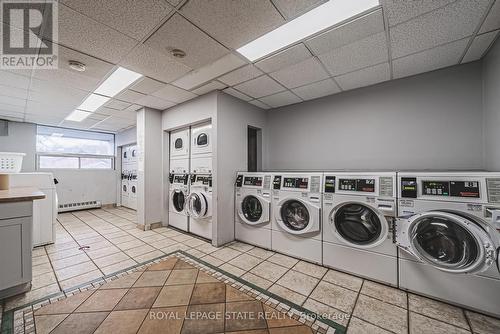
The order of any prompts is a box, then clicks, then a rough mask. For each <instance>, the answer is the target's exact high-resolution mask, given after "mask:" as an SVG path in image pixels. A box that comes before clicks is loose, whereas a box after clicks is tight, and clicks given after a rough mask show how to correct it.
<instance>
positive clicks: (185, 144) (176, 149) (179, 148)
mask: <svg viewBox="0 0 500 334" xmlns="http://www.w3.org/2000/svg"><path fill="white" fill-rule="evenodd" d="M170 158H172V159H180V158H189V129H183V130H177V131H172V132H171V133H170Z"/></svg>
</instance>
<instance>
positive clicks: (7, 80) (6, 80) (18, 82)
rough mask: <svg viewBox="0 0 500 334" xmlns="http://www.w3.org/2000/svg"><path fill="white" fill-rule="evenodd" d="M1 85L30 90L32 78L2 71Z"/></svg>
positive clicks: (0, 74)
mask: <svg viewBox="0 0 500 334" xmlns="http://www.w3.org/2000/svg"><path fill="white" fill-rule="evenodd" d="M0 85H4V86H9V87H15V88H20V89H28V88H29V86H30V78H29V77H27V76H23V75H18V74H15V73H12V72H8V71H0Z"/></svg>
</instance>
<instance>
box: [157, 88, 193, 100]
mask: <svg viewBox="0 0 500 334" xmlns="http://www.w3.org/2000/svg"><path fill="white" fill-rule="evenodd" d="M153 96H156V97H159V98H161V99H164V100H168V101H172V102H176V103H182V102H184V101H187V100H190V99H192V98H195V97H196V96H197V95H196V94H194V93H191V92H188V91H187V90H184V89H180V88H177V87H175V86H172V85H166V86H165V87H164V88H162V89H160V90H158V91H156V92H154V93H153Z"/></svg>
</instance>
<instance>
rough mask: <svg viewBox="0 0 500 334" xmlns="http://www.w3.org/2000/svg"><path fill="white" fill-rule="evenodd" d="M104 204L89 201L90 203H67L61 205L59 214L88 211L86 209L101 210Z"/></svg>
mask: <svg viewBox="0 0 500 334" xmlns="http://www.w3.org/2000/svg"><path fill="white" fill-rule="evenodd" d="M101 206H102V203H101V202H100V201H88V202H80V203H66V204H59V210H58V212H68V211H78V210H86V209H96V208H100V207H101Z"/></svg>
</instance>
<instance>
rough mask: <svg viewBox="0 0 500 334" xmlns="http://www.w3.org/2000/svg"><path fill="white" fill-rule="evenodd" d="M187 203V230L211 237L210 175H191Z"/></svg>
mask: <svg viewBox="0 0 500 334" xmlns="http://www.w3.org/2000/svg"><path fill="white" fill-rule="evenodd" d="M187 204H188V212H189V217H190V220H189V232H191V233H193V234H196V235H199V236H201V237H204V238H207V239H212V175H210V174H193V175H191V186H190V189H189V197H188V200H187Z"/></svg>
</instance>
